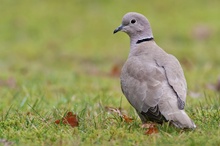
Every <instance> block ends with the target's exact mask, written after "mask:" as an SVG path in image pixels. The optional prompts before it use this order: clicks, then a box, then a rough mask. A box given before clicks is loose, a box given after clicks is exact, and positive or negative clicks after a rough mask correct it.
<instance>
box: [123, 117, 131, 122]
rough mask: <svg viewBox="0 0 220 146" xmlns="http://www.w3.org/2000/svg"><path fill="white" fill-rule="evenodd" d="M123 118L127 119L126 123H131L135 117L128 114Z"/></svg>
mask: <svg viewBox="0 0 220 146" xmlns="http://www.w3.org/2000/svg"><path fill="white" fill-rule="evenodd" d="M123 119H124V120H125V122H126V123H131V122H132V121H133V118H131V117H128V116H127V115H123Z"/></svg>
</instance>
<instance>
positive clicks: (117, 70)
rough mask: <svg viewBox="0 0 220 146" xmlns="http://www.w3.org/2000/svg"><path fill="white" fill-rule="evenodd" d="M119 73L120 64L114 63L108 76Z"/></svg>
mask: <svg viewBox="0 0 220 146" xmlns="http://www.w3.org/2000/svg"><path fill="white" fill-rule="evenodd" d="M120 74H121V65H119V64H114V65H113V66H112V68H111V72H110V76H114V77H118V76H120Z"/></svg>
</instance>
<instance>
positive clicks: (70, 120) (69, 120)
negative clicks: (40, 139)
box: [55, 112, 79, 127]
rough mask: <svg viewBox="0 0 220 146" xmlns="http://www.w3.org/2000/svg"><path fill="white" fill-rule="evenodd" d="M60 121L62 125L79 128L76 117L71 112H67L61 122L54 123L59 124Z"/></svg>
mask: <svg viewBox="0 0 220 146" xmlns="http://www.w3.org/2000/svg"><path fill="white" fill-rule="evenodd" d="M61 121H62V123H63V124H65V125H70V126H71V127H77V126H79V122H78V119H77V115H76V114H73V113H72V112H68V113H67V114H66V116H65V117H64V118H62V120H56V121H55V123H56V124H60V122H61Z"/></svg>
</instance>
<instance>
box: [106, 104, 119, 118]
mask: <svg viewBox="0 0 220 146" xmlns="http://www.w3.org/2000/svg"><path fill="white" fill-rule="evenodd" d="M105 110H107V111H108V112H113V113H116V114H117V115H119V116H120V117H122V116H123V115H122V113H121V109H120V108H114V107H109V106H106V107H105Z"/></svg>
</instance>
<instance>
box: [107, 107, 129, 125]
mask: <svg viewBox="0 0 220 146" xmlns="http://www.w3.org/2000/svg"><path fill="white" fill-rule="evenodd" d="M105 109H106V110H107V111H108V112H113V113H116V114H117V115H119V116H120V117H122V118H123V119H124V121H125V122H126V123H130V122H132V121H133V118H131V117H128V116H127V115H125V114H123V113H122V112H121V108H114V107H107V106H106V107H105Z"/></svg>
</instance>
